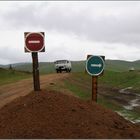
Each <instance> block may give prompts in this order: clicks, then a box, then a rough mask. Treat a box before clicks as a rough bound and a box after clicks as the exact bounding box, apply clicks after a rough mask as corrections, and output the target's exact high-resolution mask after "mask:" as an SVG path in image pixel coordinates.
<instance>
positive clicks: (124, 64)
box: [3, 60, 140, 74]
mask: <svg viewBox="0 0 140 140" xmlns="http://www.w3.org/2000/svg"><path fill="white" fill-rule="evenodd" d="M85 63H86V61H72V72H84V71H85ZM105 64H106V65H105V70H109V71H116V72H123V71H129V69H130V68H131V67H133V68H135V70H140V61H133V62H129V61H122V60H106V61H105ZM3 67H7V68H8V67H9V65H5V66H3ZM12 67H13V68H14V69H15V70H21V71H29V72H32V63H17V64H12ZM39 69H40V73H41V74H47V73H54V72H55V69H54V63H53V62H40V63H39Z"/></svg>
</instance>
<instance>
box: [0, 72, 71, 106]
mask: <svg viewBox="0 0 140 140" xmlns="http://www.w3.org/2000/svg"><path fill="white" fill-rule="evenodd" d="M68 76H69V75H68V74H67V73H63V74H48V75H43V76H40V83H41V88H44V87H47V85H49V84H50V83H52V82H54V83H55V81H58V80H62V79H63V78H66V77H68ZM32 90H33V80H32V78H30V79H25V80H21V81H19V82H16V83H12V84H8V85H3V86H0V108H1V107H3V106H4V105H6V104H7V103H9V102H11V101H13V100H14V99H16V98H18V97H20V96H25V95H27V94H29V93H30V92H31V91H32Z"/></svg>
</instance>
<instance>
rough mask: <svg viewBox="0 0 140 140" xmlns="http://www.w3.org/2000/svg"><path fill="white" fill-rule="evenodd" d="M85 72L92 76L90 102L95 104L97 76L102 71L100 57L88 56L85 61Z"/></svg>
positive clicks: (102, 65) (102, 66) (102, 61)
mask: <svg viewBox="0 0 140 140" xmlns="http://www.w3.org/2000/svg"><path fill="white" fill-rule="evenodd" d="M86 71H87V73H88V74H89V75H91V76H92V100H93V101H95V102H97V89H98V87H97V86H98V84H97V82H98V76H99V75H102V73H103V71H104V59H103V58H102V57H101V56H89V55H88V59H87V61H86Z"/></svg>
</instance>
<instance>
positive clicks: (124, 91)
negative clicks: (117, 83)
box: [119, 87, 133, 94]
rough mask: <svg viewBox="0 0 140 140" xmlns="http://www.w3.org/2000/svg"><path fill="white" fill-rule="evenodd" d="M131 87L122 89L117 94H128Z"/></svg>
mask: <svg viewBox="0 0 140 140" xmlns="http://www.w3.org/2000/svg"><path fill="white" fill-rule="evenodd" d="M132 88H133V87H127V88H123V89H120V90H119V93H122V94H130V91H129V90H130V89H132Z"/></svg>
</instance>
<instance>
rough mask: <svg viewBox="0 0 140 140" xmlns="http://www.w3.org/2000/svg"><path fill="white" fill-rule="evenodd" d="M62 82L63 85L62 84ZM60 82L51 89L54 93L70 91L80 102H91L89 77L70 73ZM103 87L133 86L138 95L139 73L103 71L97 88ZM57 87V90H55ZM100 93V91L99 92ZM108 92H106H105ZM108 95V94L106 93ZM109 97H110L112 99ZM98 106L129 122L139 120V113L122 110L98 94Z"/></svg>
mask: <svg viewBox="0 0 140 140" xmlns="http://www.w3.org/2000/svg"><path fill="white" fill-rule="evenodd" d="M62 82H63V84H62ZM62 82H60V81H59V82H57V83H55V86H52V87H51V88H52V89H53V90H56V91H60V92H61V91H65V90H62V89H67V90H70V91H71V93H72V94H73V95H74V96H76V97H78V98H80V99H82V100H91V94H92V93H91V76H89V75H88V74H87V73H85V72H79V73H71V74H70V76H69V77H68V78H66V79H64V80H63V81H62ZM100 85H103V86H104V87H106V86H107V87H109V88H115V89H116V88H118V89H121V88H125V87H129V86H133V88H134V90H137V92H138V93H140V86H139V85H140V72H137V71H134V72H113V71H105V72H104V75H103V76H100V77H99V78H98V86H100ZM56 87H57V88H56ZM99 90H100V89H99ZM99 92H102V91H99ZM106 92H108V91H106ZM107 94H108V93H107ZM109 94H111V93H109ZM112 96H113V95H111V96H110V97H112ZM97 103H98V104H101V105H103V106H104V107H107V108H109V109H111V110H113V111H117V112H120V113H121V114H123V116H125V117H126V118H129V119H130V120H132V121H133V120H136V119H139V118H140V113H138V112H135V111H133V110H132V111H129V110H126V109H124V108H123V106H121V105H120V104H118V103H116V102H114V101H113V100H111V99H110V98H108V97H106V96H102V95H100V94H98V101H97Z"/></svg>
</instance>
